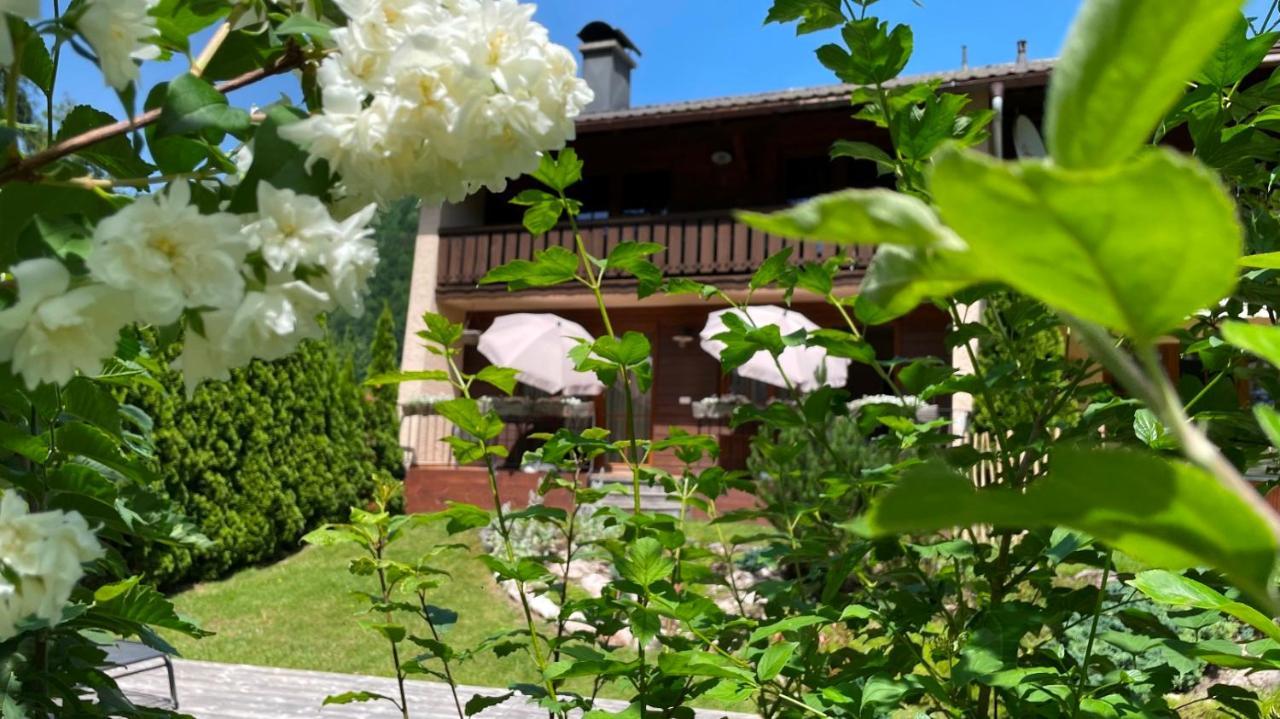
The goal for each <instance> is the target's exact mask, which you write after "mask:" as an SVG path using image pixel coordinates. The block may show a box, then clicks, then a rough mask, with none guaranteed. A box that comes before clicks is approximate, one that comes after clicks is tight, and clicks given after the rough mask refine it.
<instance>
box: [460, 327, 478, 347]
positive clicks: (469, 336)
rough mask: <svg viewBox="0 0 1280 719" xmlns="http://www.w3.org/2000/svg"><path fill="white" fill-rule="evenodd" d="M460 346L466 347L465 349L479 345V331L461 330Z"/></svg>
mask: <svg viewBox="0 0 1280 719" xmlns="http://www.w3.org/2000/svg"><path fill="white" fill-rule="evenodd" d="M462 344H463V346H467V347H474V346H476V345H478V344H480V330H471V329H467V330H463V331H462Z"/></svg>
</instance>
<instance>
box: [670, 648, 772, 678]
mask: <svg viewBox="0 0 1280 719" xmlns="http://www.w3.org/2000/svg"><path fill="white" fill-rule="evenodd" d="M658 668H659V669H661V670H662V673H663V674H667V675H669V676H677V677H715V678H718V679H739V680H741V681H746V682H751V683H752V684H754V683H755V679H756V677H755V675H754V674H752V673H751V672H749V671H747V670H746V669H743V668H742V667H740V666H738V665H736V664H734V663H732V662H731V661H730V660H729V659H727V658H725V657H723V656H721V655H719V654H713V653H711V652H704V651H699V650H688V651H683V652H663V653H662V654H661V655H659V657H658Z"/></svg>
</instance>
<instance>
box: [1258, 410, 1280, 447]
mask: <svg viewBox="0 0 1280 719" xmlns="http://www.w3.org/2000/svg"><path fill="white" fill-rule="evenodd" d="M1253 416H1254V418H1255V419H1257V420H1258V426H1259V427H1261V428H1262V433H1263V434H1265V435H1267V439H1268V440H1269V441H1270V442H1271V446H1272V447H1280V412H1277V411H1276V408H1275V407H1272V406H1271V405H1269V404H1255V405H1254V406H1253Z"/></svg>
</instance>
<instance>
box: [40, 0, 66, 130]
mask: <svg viewBox="0 0 1280 719" xmlns="http://www.w3.org/2000/svg"><path fill="white" fill-rule="evenodd" d="M61 17H62V0H53V19H54V20H55V21H57V20H58V19H60V18H61ZM51 59H52V60H53V68H52V71H51V72H50V73H49V91H48V92H46V93H45V94H44V115H45V118H44V119H45V133H46V134H45V141H44V144H45V147H48V146H49V145H52V144H53V95H54V90H55V89H56V88H57V87H58V64H59V62H61V60H62V36H61V35H59V36H58V38H57V39H56V40H54V41H53V57H52V58H51Z"/></svg>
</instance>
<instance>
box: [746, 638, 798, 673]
mask: <svg viewBox="0 0 1280 719" xmlns="http://www.w3.org/2000/svg"><path fill="white" fill-rule="evenodd" d="M799 646H800V645H799V644H797V643H795V642H782V643H780V644H771V645H770V646H769V648H768V649H766V650H764V653H763V654H761V655H760V661H759V662H757V663H756V676H758V677H760V681H764V682H767V681H769V680H770V679H773V678H774V677H776V676H778V674H780V673H781V672H782V668H783V667H785V666H786V665H787V662H789V661H791V655H793V654H795V653H796V649H797V648H799Z"/></svg>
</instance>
